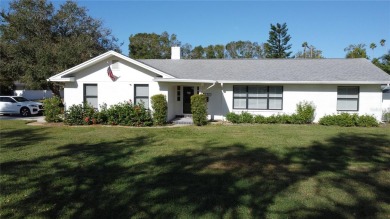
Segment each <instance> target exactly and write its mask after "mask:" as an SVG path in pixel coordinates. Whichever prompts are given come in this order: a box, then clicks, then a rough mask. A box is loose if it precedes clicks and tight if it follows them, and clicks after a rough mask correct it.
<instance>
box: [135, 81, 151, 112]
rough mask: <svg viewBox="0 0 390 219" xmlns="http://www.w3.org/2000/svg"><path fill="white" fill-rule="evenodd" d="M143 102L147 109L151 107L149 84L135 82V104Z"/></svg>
mask: <svg viewBox="0 0 390 219" xmlns="http://www.w3.org/2000/svg"><path fill="white" fill-rule="evenodd" d="M141 103H143V104H144V106H145V108H146V109H149V85H148V84H135V85H134V104H141Z"/></svg>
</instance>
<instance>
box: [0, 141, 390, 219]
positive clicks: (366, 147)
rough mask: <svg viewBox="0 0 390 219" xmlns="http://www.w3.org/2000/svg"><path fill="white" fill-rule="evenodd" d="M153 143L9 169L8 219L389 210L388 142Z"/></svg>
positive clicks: (110, 145) (81, 149)
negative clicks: (165, 148) (159, 146)
mask: <svg viewBox="0 0 390 219" xmlns="http://www.w3.org/2000/svg"><path fill="white" fill-rule="evenodd" d="M151 139H153V138H150V136H149V137H147V136H140V137H137V138H131V139H126V140H122V141H115V142H106V143H100V144H87V145H77V144H71V145H66V146H63V147H61V148H59V150H60V151H59V152H60V153H58V154H56V155H53V156H43V157H41V158H39V159H36V160H32V161H25V162H23V161H20V162H15V163H12V162H9V163H2V164H1V168H2V175H3V178H4V179H3V180H2V181H1V193H2V196H6V195H11V194H12V193H19V194H20V195H19V196H17V197H16V199H18V200H5V202H4V204H2V207H1V208H2V211H3V213H2V216H4V217H5V218H7V217H26V216H29V215H35V216H45V217H60V216H61V217H83V218H96V217H98V218H107V217H112V218H128V217H135V218H175V217H179V218H180V217H188V216H193V217H212V218H222V217H227V218H264V217H272V216H275V217H287V216H289V217H293V218H296V217H299V218H313V217H314V218H329V217H336V218H351V217H352V218H375V217H381V215H385V214H386V213H388V212H384V211H385V210H386V208H387V210H388V208H389V204H390V200H389V197H388V194H390V191H389V179H388V178H387V177H388V176H389V168H390V167H389V163H390V160H389V159H390V154H389V145H390V140H389V139H388V136H382V135H362V136H357V135H351V134H340V135H339V136H336V137H334V138H331V139H328V140H327V142H326V143H319V142H314V143H313V144H312V145H311V146H310V147H305V148H294V149H291V150H290V151H288V152H287V153H286V154H277V153H275V152H273V151H272V150H268V149H263V148H256V149H249V148H247V147H246V146H245V145H242V144H232V145H226V146H224V147H217V146H215V145H213V143H212V142H209V143H206V144H205V145H204V146H203V148H202V149H200V150H181V151H178V152H176V153H175V154H171V155H168V156H154V157H153V156H152V157H150V156H149V157H148V156H146V155H145V154H144V153H143V152H142V151H141V149H142V147H144V148H147V147H149V146H150V145H151V144H153V143H154V142H153V141H152V140H151ZM144 156H145V157H144Z"/></svg>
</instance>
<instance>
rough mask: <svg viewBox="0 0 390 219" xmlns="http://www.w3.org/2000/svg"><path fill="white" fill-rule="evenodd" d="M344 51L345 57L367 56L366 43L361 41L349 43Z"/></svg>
mask: <svg viewBox="0 0 390 219" xmlns="http://www.w3.org/2000/svg"><path fill="white" fill-rule="evenodd" d="M344 51H345V52H347V54H346V55H345V58H368V56H367V51H366V45H365V44H363V43H360V44H351V45H349V46H348V47H346V48H345V49H344Z"/></svg>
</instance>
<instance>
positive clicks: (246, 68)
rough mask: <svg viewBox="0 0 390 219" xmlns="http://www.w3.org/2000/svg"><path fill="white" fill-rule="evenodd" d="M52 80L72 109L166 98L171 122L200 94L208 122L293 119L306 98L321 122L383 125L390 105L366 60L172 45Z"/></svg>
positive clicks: (93, 63) (95, 61)
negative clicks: (185, 49) (158, 54)
mask: <svg viewBox="0 0 390 219" xmlns="http://www.w3.org/2000/svg"><path fill="white" fill-rule="evenodd" d="M48 80H50V81H55V82H63V83H65V85H64V102H65V103H64V104H65V105H66V107H69V106H71V105H73V104H80V103H82V102H84V101H87V102H89V103H90V104H92V105H93V106H94V107H96V108H99V106H100V105H102V104H104V103H105V104H107V105H108V106H110V105H112V104H116V103H119V102H123V101H129V100H131V101H132V102H134V103H139V102H141V101H143V102H144V103H145V105H146V106H147V107H150V97H151V96H153V95H155V94H164V95H165V96H166V98H167V102H168V118H167V119H168V120H172V119H174V118H175V117H177V116H182V115H185V114H191V103H190V97H191V96H192V95H193V94H196V93H204V94H205V95H206V96H207V97H208V114H209V119H215V120H220V119H224V118H225V115H226V114H227V113H229V112H236V113H241V112H242V111H246V112H250V113H252V114H261V115H264V116H270V115H272V114H281V113H287V114H291V113H294V112H295V109H296V104H297V103H299V102H300V101H309V102H313V103H314V104H315V106H316V116H315V121H318V120H319V118H321V117H323V116H324V115H330V114H337V113H340V112H352V113H358V114H360V115H364V114H368V115H373V116H375V117H376V118H377V119H378V120H380V119H381V116H382V111H383V110H384V109H385V108H387V107H390V100H386V99H384V95H383V90H387V89H390V87H389V84H390V75H388V74H386V73H385V72H384V71H382V70H381V69H379V68H377V67H376V66H375V65H373V64H372V63H371V62H370V61H369V60H367V59H238V60H236V59H233V60H226V59H223V60H218V59H210V60H207V59H197V60H195V59H191V60H184V59H180V48H179V47H173V48H172V59H160V60H155V59H149V60H134V59H131V58H129V57H127V56H124V55H122V54H119V53H117V52H114V51H109V52H106V53H104V54H102V55H100V56H98V57H95V58H92V59H91V60H89V61H86V62H84V63H82V64H80V65H77V66H75V67H73V68H70V69H68V70H66V71H64V72H61V73H59V74H57V75H54V76H52V77H50V78H49V79H48ZM386 101H387V102H386Z"/></svg>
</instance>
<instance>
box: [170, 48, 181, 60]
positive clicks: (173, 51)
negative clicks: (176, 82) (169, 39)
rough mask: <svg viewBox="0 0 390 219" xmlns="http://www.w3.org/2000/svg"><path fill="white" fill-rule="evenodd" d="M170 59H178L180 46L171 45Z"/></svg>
mask: <svg viewBox="0 0 390 219" xmlns="http://www.w3.org/2000/svg"><path fill="white" fill-rule="evenodd" d="M171 59H176V60H177V59H180V47H179V46H173V47H171Z"/></svg>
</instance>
